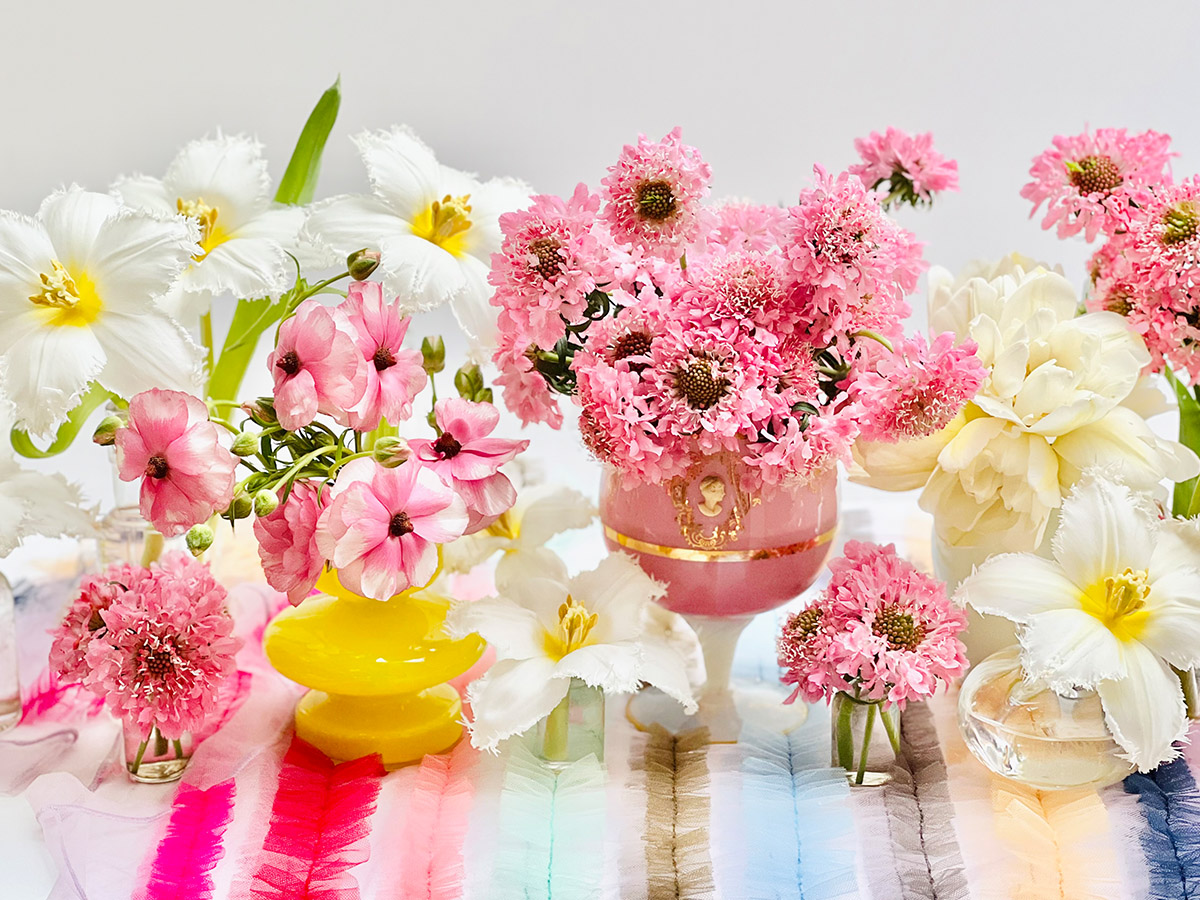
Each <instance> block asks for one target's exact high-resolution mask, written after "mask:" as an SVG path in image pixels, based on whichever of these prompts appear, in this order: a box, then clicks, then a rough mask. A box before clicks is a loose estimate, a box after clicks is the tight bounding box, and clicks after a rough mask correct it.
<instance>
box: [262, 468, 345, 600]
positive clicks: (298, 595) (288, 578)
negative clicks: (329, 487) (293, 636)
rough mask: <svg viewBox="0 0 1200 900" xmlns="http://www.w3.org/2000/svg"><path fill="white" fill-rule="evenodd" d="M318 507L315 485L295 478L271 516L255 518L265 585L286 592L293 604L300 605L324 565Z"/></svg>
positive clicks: (320, 508) (319, 510) (319, 509)
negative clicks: (283, 499) (319, 545)
mask: <svg viewBox="0 0 1200 900" xmlns="http://www.w3.org/2000/svg"><path fill="white" fill-rule="evenodd" d="M326 496H328V495H326ZM321 510H322V504H321V501H320V500H319V499H318V494H317V490H316V488H314V487H313V486H312V485H311V484H309V483H308V482H307V481H297V482H296V483H295V485H293V486H292V491H291V493H290V494H289V495H288V498H287V500H285V501H284V502H282V503H280V504H279V505H278V506H277V507H275V509H274V510H273V511H272V512H271V513H270V515H266V516H263V517H261V518H258V519H255V520H254V537H255V538H257V540H258V557H259V559H260V560H262V567H263V574H264V575H265V576H266V578H267V584H269V585H271V587H273V588H275V590H277V591H282V592H283V593H285V594H287V596H288V600H289V601H290V602H291V604H292V605H293V606H299V605H300V602H301V601H302V600H304V598H305V597H307V596H308V595H309V593H310V592H311V591H312V589H313V585H315V584H316V583H317V578H318V577H319V576H320V574H321V568H322V567H323V566H324V565H325V557H324V556H322V555H321V551H320V550H319V549H318V548H317V519H318V518H319V517H320V515H321Z"/></svg>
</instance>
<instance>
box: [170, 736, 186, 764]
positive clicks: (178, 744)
mask: <svg viewBox="0 0 1200 900" xmlns="http://www.w3.org/2000/svg"><path fill="white" fill-rule="evenodd" d="M171 743H172V744H174V746H175V758H176V759H183V741H182V740H180V739H179V738H175V740H173V741H172V742H171Z"/></svg>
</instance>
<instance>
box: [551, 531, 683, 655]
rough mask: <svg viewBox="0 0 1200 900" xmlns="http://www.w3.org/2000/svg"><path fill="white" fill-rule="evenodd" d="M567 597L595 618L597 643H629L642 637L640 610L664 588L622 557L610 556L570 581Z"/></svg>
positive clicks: (619, 554) (655, 598)
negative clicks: (575, 601)
mask: <svg viewBox="0 0 1200 900" xmlns="http://www.w3.org/2000/svg"><path fill="white" fill-rule="evenodd" d="M571 594H572V596H574V597H575V599H576V600H578V601H579V602H580V603H582V604H584V605H585V606H586V607H587V608H588V609H590V610H591V611H592V612H594V613H598V614H599V620H598V621H597V623H596V628H595V630H594V631H593V632H592V633H593V635H594V637H595V640H597V641H600V642H601V643H614V642H616V641H623V640H630V639H633V638H636V637H637V636H638V635H640V634H641V633H642V630H643V623H642V608H643V607H644V606H645V605H646V601H647V599H652V600H657V599H659V598H660V597H662V596H664V595H665V594H666V588H665V587H663V585H661V584H659V583H658V582H657V581H655V580H654V579H653V578H651V577H650V576H649V575H647V574H646V573H645V572H644V571H643V570H642V568H641V566H639V565H638V564H637V563H636V562H634V561H633V559H632V558H631V557H629V556H626V555H625V554H624V553H612V554H609V555H608V556H606V557H605V558H604V559H602V560H601V561H600V564H599V565H598V566H597V567H596V568H595V569H592V570H590V571H587V572H581V573H579V574H578V575H576V576H575V577H574V578H572V579H571Z"/></svg>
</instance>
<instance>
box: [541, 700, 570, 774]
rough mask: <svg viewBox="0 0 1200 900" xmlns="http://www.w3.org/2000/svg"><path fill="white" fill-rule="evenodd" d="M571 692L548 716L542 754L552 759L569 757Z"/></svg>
mask: <svg viewBox="0 0 1200 900" xmlns="http://www.w3.org/2000/svg"><path fill="white" fill-rule="evenodd" d="M570 716H571V692H570V689H569V688H568V690H567V696H565V697H563V698H562V701H561V702H560V703H559V704H558V706H556V707H554V709H552V710H551V711H550V715H548V716H546V737H545V740H544V741H542V755H543V756H544V757H545V758H546V759H550V760H564V759H566V758H567V734H568V726H569V725H570V724H571V718H570Z"/></svg>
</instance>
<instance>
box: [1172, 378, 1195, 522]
mask: <svg viewBox="0 0 1200 900" xmlns="http://www.w3.org/2000/svg"><path fill="white" fill-rule="evenodd" d="M1163 372H1164V374H1165V375H1166V376H1167V381H1168V382H1169V383H1170V385H1171V387H1172V389H1173V390H1174V391H1175V399H1176V400H1178V401H1179V443H1181V444H1183V445H1184V446H1185V447H1188V448H1189V449H1191V450H1194V451H1196V452H1198V453H1200V398H1198V396H1197V394H1195V393H1193V392H1192V391H1191V390H1189V389H1188V386H1187V385H1186V384H1184V383H1183V382H1181V381H1180V380H1179V379H1178V378H1176V377H1175V374H1174V373H1173V372H1172V371H1171V370H1170V369H1164V370H1163ZM1196 482H1197V480H1196V479H1195V478H1189V479H1188V480H1187V481H1181V482H1180V483H1179V484H1177V485H1175V496H1174V497H1173V498H1172V501H1171V514H1172V515H1174V516H1186V515H1189V513H1190V512H1191V510H1192V507H1193V505H1194V504H1193V497H1194V495H1195V494H1196Z"/></svg>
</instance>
